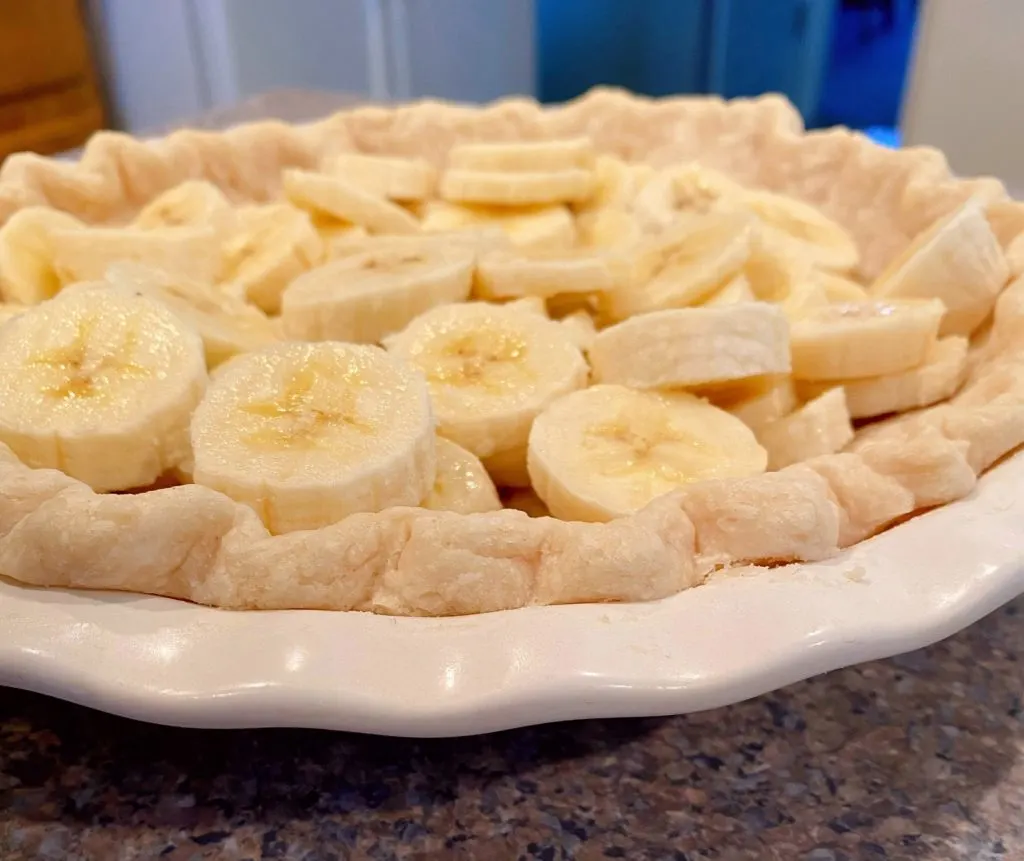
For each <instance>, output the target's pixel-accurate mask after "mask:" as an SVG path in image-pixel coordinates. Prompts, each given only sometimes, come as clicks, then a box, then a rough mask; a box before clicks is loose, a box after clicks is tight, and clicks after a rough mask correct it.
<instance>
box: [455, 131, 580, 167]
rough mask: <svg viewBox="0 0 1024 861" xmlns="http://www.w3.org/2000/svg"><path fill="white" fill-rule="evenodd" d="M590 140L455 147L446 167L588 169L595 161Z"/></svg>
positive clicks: (475, 144) (460, 145)
mask: <svg viewBox="0 0 1024 861" xmlns="http://www.w3.org/2000/svg"><path fill="white" fill-rule="evenodd" d="M595 155H596V154H595V152H594V143H593V141H591V140H590V138H585V137H579V138H566V139H564V140H545V141H517V142H514V143H503V142H495V143H491V142H487V143H465V144H457V145H456V146H453V147H452V148H451V149H450V150H449V151H448V167H449V168H461V169H465V170H480V171H501V172H514V173H519V172H532V171H562V170H572V169H574V168H584V169H587V168H591V167H593V165H594V160H595Z"/></svg>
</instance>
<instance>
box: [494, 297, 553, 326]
mask: <svg viewBox="0 0 1024 861" xmlns="http://www.w3.org/2000/svg"><path fill="white" fill-rule="evenodd" d="M504 304H505V305H507V306H508V307H509V308H519V309H520V310H522V311H529V312H530V313H531V314H540V315H541V317H546V318H547V319H549V320H550V319H551V314H550V313H548V305H547V303H546V302H545V301H544V300H543V299H541V298H540V297H539V296H524V297H523V298H522V299H513V300H512V301H511V302H505V303H504Z"/></svg>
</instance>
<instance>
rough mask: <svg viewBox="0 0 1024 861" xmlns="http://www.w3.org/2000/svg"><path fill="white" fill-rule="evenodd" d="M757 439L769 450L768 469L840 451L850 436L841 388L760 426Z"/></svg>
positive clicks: (851, 425) (844, 397)
mask: <svg viewBox="0 0 1024 861" xmlns="http://www.w3.org/2000/svg"><path fill="white" fill-rule="evenodd" d="M757 439H758V441H759V442H760V443H761V445H763V446H764V448H765V450H766V451H767V452H768V468H769V469H784V468H785V467H787V466H789V465H790V464H794V463H799V462H800V461H803V460H810V459H811V458H812V457H819V456H820V455H824V454H834V453H835V452H837V451H840V450H841V449H843V448H844V447H845V446H846V445H847V444H848V443H849V442H850V440H852V439H853V423H852V422H851V421H850V412H849V410H848V409H847V406H846V395H845V393H844V392H843V389H842V388H841V387H839V388H834V389H829V390H828V391H827V392H825V393H824V394H821V395H818V397H816V398H815V399H814V400H812V401H809V402H808V403H806V404H804V405H803V406H802V407H800V408H799V409H797V410H796V411H794V412H792V413H790V414H789V415H788V416H786V417H785V418H781V419H778V420H777V421H774V422H769V423H768V424H765V425H762V426H761V427H759V428H758V429H757Z"/></svg>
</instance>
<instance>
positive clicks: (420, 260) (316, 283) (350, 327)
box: [281, 248, 474, 344]
mask: <svg viewBox="0 0 1024 861" xmlns="http://www.w3.org/2000/svg"><path fill="white" fill-rule="evenodd" d="M473 259H474V258H473V255H472V253H468V252H465V251H460V250H458V249H455V248H437V249H434V250H429V249H424V250H422V251H396V250H380V251H367V252H365V253H363V254H356V255H352V256H351V257H345V258H342V259H341V260H336V261H334V262H333V263H328V264H326V265H325V266H321V267H319V268H317V269H312V270H310V271H309V272H307V273H306V274H305V275H302V276H300V277H299V278H297V279H296V280H295V281H293V282H292V284H291V286H290V287H289V288H288V289H287V290H286V291H285V294H284V298H283V299H282V301H281V320H282V325H283V327H284V333H285V336H286V337H289V338H295V339H299V340H305V341H352V342H354V343H357V344H376V343H379V342H380V341H381V339H383V338H384V337H385V336H386V335H390V334H392V333H394V332H398V331H400V330H401V329H404V328H405V327H406V326H407V325H408V324H409V322H410V321H412V320H413V319H415V318H416V317H418V316H419V315H420V314H422V313H423V312H424V311H427V310H429V309H431V308H434V307H436V306H438V305H448V304H451V303H453V302H462V301H465V300H466V299H468V298H469V293H470V289H471V287H472V283H473Z"/></svg>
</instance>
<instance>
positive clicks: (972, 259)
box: [870, 201, 1010, 335]
mask: <svg viewBox="0 0 1024 861" xmlns="http://www.w3.org/2000/svg"><path fill="white" fill-rule="evenodd" d="M1009 280H1010V269H1009V266H1008V264H1007V262H1006V256H1005V255H1004V254H1003V250H1002V249H1001V248H1000V246H999V240H998V239H996V235H995V234H994V233H993V232H992V228H991V227H990V226H989V223H988V221H986V220H985V213H984V210H983V209H982V207H981V205H980V204H979V203H978V202H976V201H968V202H967V203H966V204H964V206H962V207H960V208H959V209H958V210H956V212H954V213H952V214H951V215H950V216H948V217H947V218H944V219H941V220H940V221H939V222H937V223H936V224H934V225H933V226H932V227H930V228H929V229H928V230H926V231H924V233H922V234H921V235H920V236H918V237H917V238H916V239H915V240H914V241H913V242H912V243H910V245H909V246H908V247H907V249H906V250H905V251H904V252H903V253H902V254H900V255H899V256H897V257H896V259H895V260H893V261H892V262H891V263H890V264H889V265H888V266H887V267H886V268H885V270H884V271H883V272H882V274H881V275H879V276H878V278H877V279H876V280H875V282H874V283H873V284H872V285H871V287H870V292H871V294H872V295H873V296H877V297H879V298H887V299H889V298H902V299H933V298H934V299H941V300H942V302H943V303H945V305H946V316H945V319H943V321H942V327H941V329H940V333H941V334H943V335H970V334H971V333H972V332H973V331H974V330H975V329H977V328H978V326H980V325H981V324H982V323H983V322H984V320H985V318H986V317H987V316H988V315H989V313H990V312H991V311H992V308H993V306H994V305H995V302H996V298H997V297H998V296H999V291H1000V290H1002V289H1003V287H1005V286H1006V282H1007V281H1009Z"/></svg>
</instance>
